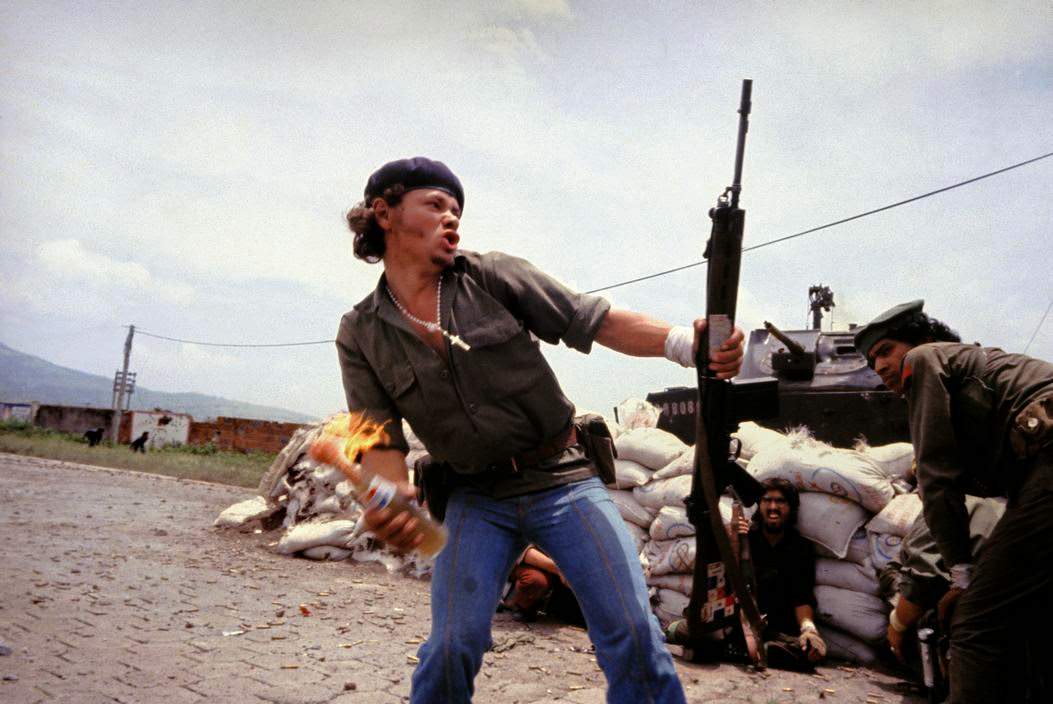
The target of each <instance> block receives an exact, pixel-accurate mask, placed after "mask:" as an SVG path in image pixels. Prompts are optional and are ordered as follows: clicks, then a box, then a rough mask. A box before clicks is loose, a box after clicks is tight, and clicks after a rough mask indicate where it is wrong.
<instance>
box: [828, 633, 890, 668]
mask: <svg viewBox="0 0 1053 704" xmlns="http://www.w3.org/2000/svg"><path fill="white" fill-rule="evenodd" d="M818 628H819V636H820V637H821V638H822V639H823V641H824V642H825V643H826V656H827V657H828V658H833V659H834V660H844V661H846V662H854V663H856V664H858V665H872V664H873V663H874V662H876V661H877V652H876V651H875V650H874V648H872V647H870V646H869V645H868V644H866V643H864V642H863V641H861V640H859V639H858V638H856V637H855V636H853V635H851V634H850V633H845V632H844V631H842V630H839V629H837V628H834V627H833V626H829V625H827V624H820V625H819V626H818Z"/></svg>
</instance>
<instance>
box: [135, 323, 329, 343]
mask: <svg viewBox="0 0 1053 704" xmlns="http://www.w3.org/2000/svg"><path fill="white" fill-rule="evenodd" d="M135 332H136V333H138V334H139V335H146V336H147V337H156V338H157V339H158V340H168V341H169V342H185V343H186V344H188V345H204V346H206V347H303V346H306V345H331V344H333V343H334V342H335V340H313V341H311V342H270V343H259V344H245V343H238V342H202V341H200V340H184V339H182V338H178V337H168V336H166V335H157V334H154V333H152V332H146V331H145V330H140V329H139V328H136V329H135Z"/></svg>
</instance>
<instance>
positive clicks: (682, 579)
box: [647, 573, 694, 596]
mask: <svg viewBox="0 0 1053 704" xmlns="http://www.w3.org/2000/svg"><path fill="white" fill-rule="evenodd" d="M693 581H694V576H693V575H690V574H675V573H674V574H650V575H647V586H649V587H658V588H659V589H672V590H673V591H674V592H680V593H681V594H686V595H687V596H691V587H692V583H693Z"/></svg>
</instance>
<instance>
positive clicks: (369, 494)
mask: <svg viewBox="0 0 1053 704" xmlns="http://www.w3.org/2000/svg"><path fill="white" fill-rule="evenodd" d="M396 491H397V488H396V487H395V485H394V484H393V483H392V482H389V481H388V480H387V479H384V478H383V477H373V478H372V479H370V480H369V486H368V487H366V491H365V493H364V494H363V495H362V497H361V503H362V507H363V508H365V509H366V510H367V511H368V510H370V509H382V508H384V507H385V506H387V505H388V504H390V503H391V500H392V499H394V498H395V492H396Z"/></svg>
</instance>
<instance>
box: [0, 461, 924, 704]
mask: <svg viewBox="0 0 1053 704" xmlns="http://www.w3.org/2000/svg"><path fill="white" fill-rule="evenodd" d="M248 496H249V492H247V491H246V490H244V489H238V488H235V487H227V486H221V485H213V484H204V483H200V482H190V481H185V480H176V479H170V478H166V477H160V476H153V475H145V474H136V473H131V472H125V471H118V470H108V469H101V468H93V467H86V466H84V465H76V464H70V463H64V462H56V461H51V460H42V459H36V458H27V457H18V456H15V455H4V454H0V536H2V540H3V548H2V553H0V565H2V570H0V575H2V578H0V642H2V643H3V645H5V646H7V648H10V649H11V653H10V654H9V655H6V656H0V677H2V681H0V702H9V703H11V704H23V703H26V704H29V703H32V702H71V703H76V704H94V703H96V702H161V703H163V704H183V703H187V704H203V703H204V702H212V701H222V702H226V703H230V704H238V703H240V702H252V703H259V702H290V703H293V702H333V703H339V704H367V703H368V704H372V703H376V704H389V703H392V704H393V703H396V702H403V701H406V700H407V699H408V694H409V685H410V674H411V672H412V669H413V662H414V660H415V658H414V653H415V652H416V650H417V647H418V645H419V644H420V642H422V640H423V639H424V638H425V637H426V635H427V632H428V589H427V583H425V582H421V581H417V580H413V579H410V578H407V577H401V576H398V575H389V574H387V573H386V572H385V571H384V570H383V568H381V567H380V566H378V565H362V564H356V563H350V562H341V563H313V562H310V561H307V560H298V559H293V558H288V557H282V556H279V555H276V554H274V553H273V552H272V551H271V550H270V548H269V547H268V543H269V542H271V541H273V540H275V539H276V537H275V535H274V534H270V535H268V534H261V535H254V534H244V533H237V532H222V531H216V530H214V529H212V528H211V524H212V521H213V519H214V518H215V517H216V515H218V513H219V512H220V511H221V510H222V509H223V508H226V507H227V506H228V505H230V504H232V503H234V502H235V501H238V500H241V499H243V498H248ZM494 643H495V648H494V650H493V651H492V652H490V653H487V655H486V658H485V661H484V665H483V670H482V673H481V674H480V676H479V678H478V681H477V695H476V701H477V702H482V703H486V702H501V703H502V704H514V703H516V702H519V703H521V704H526V703H528V702H530V703H548V702H573V703H576V704H597V703H599V702H603V701H604V683H603V676H602V674H601V673H600V671H599V669H598V667H597V666H596V662H595V658H594V657H593V656H592V654H591V653H590V652H589V642H588V637H587V635H586V634H585V632H584V631H582V630H580V629H575V628H569V627H565V626H557V625H553V624H537V623H535V624H529V625H526V624H521V623H518V622H515V621H512V620H510V619H508V618H506V617H504V616H503V615H498V616H497V617H496V618H495V622H494ZM677 668H678V670H679V671H680V675H681V679H682V681H683V682H684V685H685V688H686V690H687V694H688V700H689V701H691V702H703V701H705V702H758V703H768V702H813V701H818V700H819V699H822V700H824V702H825V701H829V702H873V703H875V704H878V703H886V702H921V701H922V699H921V698H920V697H917V696H916V695H912V694H911V693H910V691H911V690H910V689H908V688H907V687H905V685H904V684H903V683H901V682H900V681H899V680H898V679H897V678H896V677H893V676H890V675H887V674H882V673H877V672H873V671H870V670H867V669H861V668H849V667H836V666H832V667H825V668H821V670H820V672H819V674H818V675H799V674H793V673H782V672H772V671H769V672H768V673H764V674H758V673H755V672H751V671H750V670H749V669H747V668H744V667H738V666H734V665H727V664H722V665H708V666H704V665H695V664H691V663H684V662H682V661H679V660H678V661H677Z"/></svg>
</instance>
